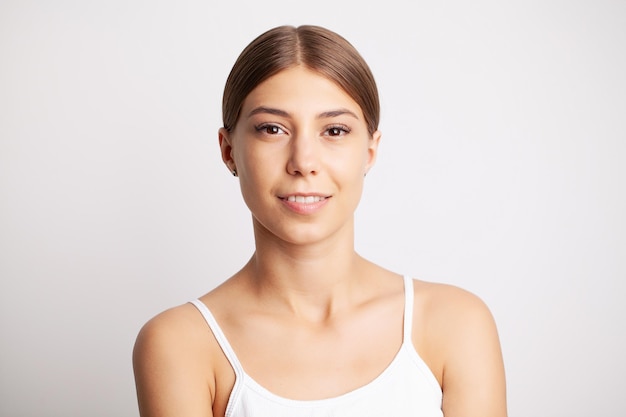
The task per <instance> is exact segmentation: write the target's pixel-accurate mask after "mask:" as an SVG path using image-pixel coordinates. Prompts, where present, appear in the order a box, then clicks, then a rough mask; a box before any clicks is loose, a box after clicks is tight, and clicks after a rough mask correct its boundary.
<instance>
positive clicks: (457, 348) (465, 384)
mask: <svg viewBox="0 0 626 417" xmlns="http://www.w3.org/2000/svg"><path fill="white" fill-rule="evenodd" d="M442 304H444V305H445V307H443V308H442V310H441V311H440V313H441V314H440V315H439V319H438V320H441V321H440V325H441V328H442V329H444V330H443V335H442V339H441V340H443V341H444V343H445V345H444V347H443V351H444V356H443V357H442V358H443V372H442V390H443V405H442V409H443V412H444V415H445V416H446V417H505V416H506V415H507V406H506V381H505V374H504V364H503V359H502V352H501V348H500V341H499V337H498V332H497V329H496V324H495V321H494V319H493V316H492V314H491V312H490V311H489V309H488V308H487V306H486V305H485V304H484V303H483V302H482V300H480V299H479V298H478V297H476V296H475V295H473V294H471V293H468V292H466V291H463V290H460V289H456V288H452V289H451V290H450V292H449V293H448V294H447V299H446V302H445V303H442Z"/></svg>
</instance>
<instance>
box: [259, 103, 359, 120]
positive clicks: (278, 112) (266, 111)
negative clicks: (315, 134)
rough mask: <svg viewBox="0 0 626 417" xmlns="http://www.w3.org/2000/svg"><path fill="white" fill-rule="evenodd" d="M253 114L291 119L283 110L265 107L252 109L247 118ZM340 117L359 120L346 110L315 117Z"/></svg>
mask: <svg viewBox="0 0 626 417" xmlns="http://www.w3.org/2000/svg"><path fill="white" fill-rule="evenodd" d="M255 114H272V115H275V116H281V117H286V118H291V115H290V114H289V113H288V112H286V111H284V110H280V109H275V108H272V107H265V106H259V107H255V108H254V109H252V110H251V111H250V113H248V117H252V116H254V115H255ZM342 115H348V116H352V117H354V118H355V119H357V120H359V117H358V116H357V115H356V114H355V113H354V112H352V111H350V110H348V109H336V110H329V111H325V112H322V113H320V114H318V115H317V118H318V119H328V118H331V117H337V116H342Z"/></svg>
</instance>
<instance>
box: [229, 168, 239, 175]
mask: <svg viewBox="0 0 626 417" xmlns="http://www.w3.org/2000/svg"><path fill="white" fill-rule="evenodd" d="M230 172H231V173H232V174H233V177H237V176H238V175H237V170H236V169H234V168H233V170H232V171H230Z"/></svg>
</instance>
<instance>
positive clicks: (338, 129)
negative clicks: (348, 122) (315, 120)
mask: <svg viewBox="0 0 626 417" xmlns="http://www.w3.org/2000/svg"><path fill="white" fill-rule="evenodd" d="M348 133H350V129H349V128H348V127H347V126H330V127H329V128H327V129H326V131H325V134H326V135H327V136H331V137H339V136H344V135H347V134H348Z"/></svg>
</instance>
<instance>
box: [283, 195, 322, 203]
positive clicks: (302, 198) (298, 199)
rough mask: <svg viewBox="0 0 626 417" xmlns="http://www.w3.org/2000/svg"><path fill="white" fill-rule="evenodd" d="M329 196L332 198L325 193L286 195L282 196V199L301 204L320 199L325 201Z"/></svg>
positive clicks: (317, 201) (315, 201) (316, 201)
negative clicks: (324, 194)
mask: <svg viewBox="0 0 626 417" xmlns="http://www.w3.org/2000/svg"><path fill="white" fill-rule="evenodd" d="M328 198H330V196H323V195H289V196H285V197H280V199H281V200H285V201H289V202H290V203H300V204H314V203H319V202H320V201H324V200H326V199H328Z"/></svg>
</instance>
